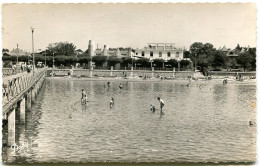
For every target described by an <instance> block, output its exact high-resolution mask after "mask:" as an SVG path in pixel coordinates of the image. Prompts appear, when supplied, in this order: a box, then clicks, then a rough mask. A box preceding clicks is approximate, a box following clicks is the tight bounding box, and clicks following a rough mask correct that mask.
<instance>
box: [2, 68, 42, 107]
mask: <svg viewBox="0 0 260 166" xmlns="http://www.w3.org/2000/svg"><path fill="white" fill-rule="evenodd" d="M45 71H46V68H41V69H38V70H35V72H34V74H33V72H30V73H27V72H24V73H23V74H17V75H12V76H9V77H4V78H3V85H2V92H3V97H2V104H3V107H5V106H6V105H7V104H8V103H9V102H11V101H12V100H13V99H14V98H16V97H17V96H19V95H21V94H22V93H24V92H25V91H26V90H27V89H28V88H30V87H31V86H33V84H34V83H35V82H36V81H37V80H39V79H40V78H41V77H42V76H43V75H44V74H45Z"/></svg>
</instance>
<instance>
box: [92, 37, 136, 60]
mask: <svg viewBox="0 0 260 166" xmlns="http://www.w3.org/2000/svg"><path fill="white" fill-rule="evenodd" d="M88 52H89V55H90V57H92V56H116V57H118V58H123V57H133V56H134V52H133V51H132V49H131V48H109V46H108V45H104V48H103V49H101V48H95V47H94V41H92V40H89V45H88Z"/></svg>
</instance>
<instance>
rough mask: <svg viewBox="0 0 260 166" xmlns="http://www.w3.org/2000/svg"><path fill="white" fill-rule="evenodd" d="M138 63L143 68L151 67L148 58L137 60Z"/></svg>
mask: <svg viewBox="0 0 260 166" xmlns="http://www.w3.org/2000/svg"><path fill="white" fill-rule="evenodd" d="M136 63H137V64H138V65H140V66H142V67H148V66H149V65H150V62H149V59H148V58H140V59H137V60H136Z"/></svg>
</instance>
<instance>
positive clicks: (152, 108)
mask: <svg viewBox="0 0 260 166" xmlns="http://www.w3.org/2000/svg"><path fill="white" fill-rule="evenodd" d="M151 111H152V112H153V113H154V112H155V106H154V105H152V104H151Z"/></svg>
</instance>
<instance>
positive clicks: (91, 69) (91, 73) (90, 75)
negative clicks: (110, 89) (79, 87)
mask: <svg viewBox="0 0 260 166" xmlns="http://www.w3.org/2000/svg"><path fill="white" fill-rule="evenodd" d="M92 76H93V66H91V67H90V74H89V77H91V78H92Z"/></svg>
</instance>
